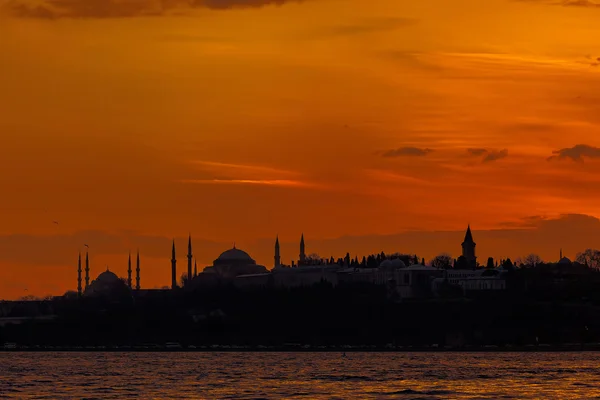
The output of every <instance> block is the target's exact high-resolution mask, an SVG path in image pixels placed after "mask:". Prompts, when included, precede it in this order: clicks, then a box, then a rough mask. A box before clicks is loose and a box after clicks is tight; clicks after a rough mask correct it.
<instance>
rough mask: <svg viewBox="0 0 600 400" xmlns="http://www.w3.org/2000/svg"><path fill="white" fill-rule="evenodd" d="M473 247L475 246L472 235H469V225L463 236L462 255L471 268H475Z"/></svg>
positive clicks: (475, 261)
mask: <svg viewBox="0 0 600 400" xmlns="http://www.w3.org/2000/svg"><path fill="white" fill-rule="evenodd" d="M475 245H476V244H475V242H474V241H473V234H472V233H471V225H470V224H469V226H468V227H467V233H466V234H465V240H464V241H463V242H462V255H463V257H464V258H465V259H466V260H467V262H468V263H469V265H470V266H471V267H472V268H475V267H476V266H477V257H476V256H475Z"/></svg>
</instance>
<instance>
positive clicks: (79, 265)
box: [77, 252, 82, 296]
mask: <svg viewBox="0 0 600 400" xmlns="http://www.w3.org/2000/svg"><path fill="white" fill-rule="evenodd" d="M81 293H82V291H81V252H79V259H78V260H77V294H78V295H79V296H81Z"/></svg>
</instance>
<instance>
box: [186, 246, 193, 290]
mask: <svg viewBox="0 0 600 400" xmlns="http://www.w3.org/2000/svg"><path fill="white" fill-rule="evenodd" d="M192 258H193V255H192V235H191V234H190V238H189V240H188V254H187V259H188V282H189V281H191V280H192V278H193V277H192Z"/></svg>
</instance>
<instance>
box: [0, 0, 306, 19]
mask: <svg viewBox="0 0 600 400" xmlns="http://www.w3.org/2000/svg"><path fill="white" fill-rule="evenodd" d="M302 1H303V0H0V5H2V6H3V7H4V8H6V9H7V10H8V11H9V12H10V13H11V14H13V15H15V16H17V17H22V18H42V19H59V18H92V19H94V18H98V19H100V18H128V17H138V16H158V15H165V14H169V13H171V12H174V11H176V10H191V9H193V8H208V9H213V10H228V9H234V8H258V7H263V6H269V5H277V6H280V5H283V4H286V3H292V2H296V3H297V2H302Z"/></svg>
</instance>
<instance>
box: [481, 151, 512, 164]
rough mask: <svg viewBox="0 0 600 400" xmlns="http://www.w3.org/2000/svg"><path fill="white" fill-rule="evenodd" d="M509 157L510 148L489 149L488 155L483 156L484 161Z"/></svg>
mask: <svg viewBox="0 0 600 400" xmlns="http://www.w3.org/2000/svg"><path fill="white" fill-rule="evenodd" d="M506 157H508V149H502V150H492V151H488V153H487V155H486V156H485V157H484V158H483V162H484V163H489V162H492V161H497V160H501V159H503V158H506Z"/></svg>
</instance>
